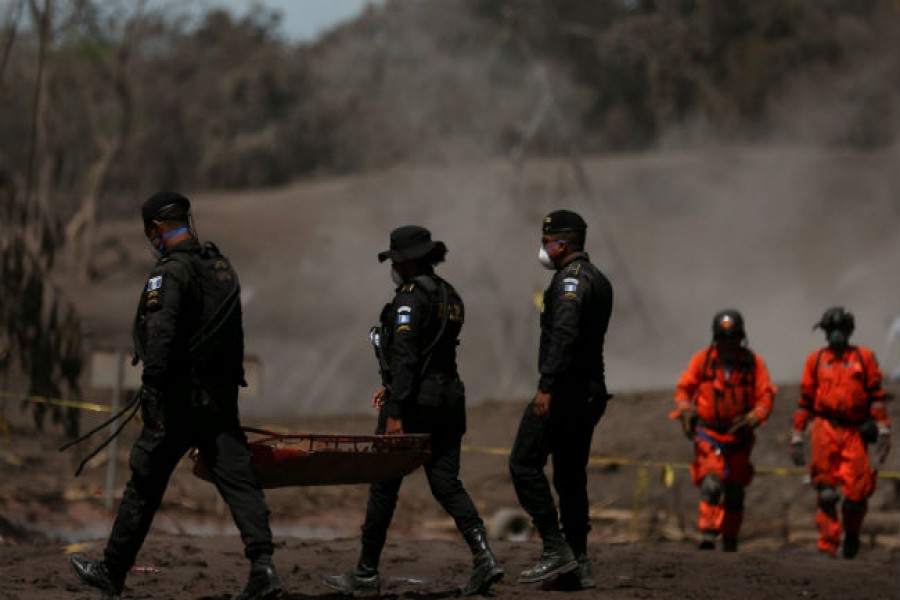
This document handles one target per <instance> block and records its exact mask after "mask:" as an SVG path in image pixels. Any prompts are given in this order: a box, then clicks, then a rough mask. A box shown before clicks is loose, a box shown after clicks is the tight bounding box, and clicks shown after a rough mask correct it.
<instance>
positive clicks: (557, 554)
mask: <svg viewBox="0 0 900 600" xmlns="http://www.w3.org/2000/svg"><path fill="white" fill-rule="evenodd" d="M539 531H540V530H539ZM541 537H542V538H543V542H544V549H543V551H542V552H541V558H540V559H539V560H538V562H537V564H536V565H534V566H533V567H531V568H530V569H526V570H525V571H522V574H521V575H519V579H518V582H519V583H535V582H537V581H545V580H547V579H551V578H553V577H556V576H557V575H560V574H562V573H569V572H571V571H574V570H575V569H577V568H578V561H577V560H575V555H574V554H573V553H572V549H571V548H569V545H568V544H567V543H566V540H565V539H563V536H562V533H560V531H559V529H558V528H556V530H555V531H553V530H550V531H541Z"/></svg>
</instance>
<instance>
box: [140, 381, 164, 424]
mask: <svg viewBox="0 0 900 600" xmlns="http://www.w3.org/2000/svg"><path fill="white" fill-rule="evenodd" d="M141 418H142V419H144V426H145V427H148V428H150V429H154V430H156V431H163V430H164V429H165V428H166V415H165V410H164V409H163V399H162V394H160V393H159V391H158V390H157V389H156V388H154V387H152V386H149V385H147V384H146V383H145V384H144V385H142V386H141Z"/></svg>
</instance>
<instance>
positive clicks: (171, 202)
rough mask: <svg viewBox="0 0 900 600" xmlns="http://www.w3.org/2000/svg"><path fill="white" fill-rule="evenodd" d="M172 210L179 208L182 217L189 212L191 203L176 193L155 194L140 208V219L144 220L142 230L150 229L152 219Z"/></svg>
mask: <svg viewBox="0 0 900 600" xmlns="http://www.w3.org/2000/svg"><path fill="white" fill-rule="evenodd" d="M172 208H180V209H182V212H183V214H184V215H187V214H188V213H189V212H190V210H191V201H190V200H188V199H187V198H185V197H184V196H182V195H181V194H179V193H178V192H156V193H155V194H153V195H152V196H150V197H149V198H147V200H146V201H145V202H144V204H143V205H142V206H141V218H143V219H144V229H147V228H149V227H150V223H151V222H152V221H153V220H154V219H158V218H159V216H160V215H161V214H162V213H163V212H166V211H168V210H170V209H172Z"/></svg>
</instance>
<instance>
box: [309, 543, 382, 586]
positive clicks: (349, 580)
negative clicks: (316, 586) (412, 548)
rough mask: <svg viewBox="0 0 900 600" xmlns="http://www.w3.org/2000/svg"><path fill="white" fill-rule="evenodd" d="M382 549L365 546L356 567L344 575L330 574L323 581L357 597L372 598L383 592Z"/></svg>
mask: <svg viewBox="0 0 900 600" xmlns="http://www.w3.org/2000/svg"><path fill="white" fill-rule="evenodd" d="M380 555H381V551H380V550H379V551H377V552H375V551H373V550H371V549H367V548H363V550H362V553H361V554H360V557H359V562H357V563H356V568H355V569H353V570H352V571H348V572H347V573H344V574H343V575H330V576H328V577H326V578H325V579H324V580H323V583H324V584H325V585H327V586H328V587H330V588H331V589H334V590H337V591H339V592H341V593H344V594H349V595H351V596H354V597H356V598H371V597H373V596H378V595H379V594H380V592H381V579H380V578H379V577H378V559H379V558H380Z"/></svg>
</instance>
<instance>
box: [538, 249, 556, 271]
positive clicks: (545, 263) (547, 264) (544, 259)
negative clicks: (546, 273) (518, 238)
mask: <svg viewBox="0 0 900 600" xmlns="http://www.w3.org/2000/svg"><path fill="white" fill-rule="evenodd" d="M538 260H539V261H540V263H541V266H542V267H544V268H545V269H550V270H551V271H553V270H555V269H556V266H555V265H554V264H553V261H552V260H550V255H549V254H547V250H546V249H545V248H544V247H543V246H541V249H540V251H538Z"/></svg>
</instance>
